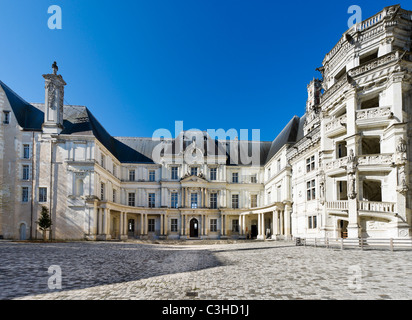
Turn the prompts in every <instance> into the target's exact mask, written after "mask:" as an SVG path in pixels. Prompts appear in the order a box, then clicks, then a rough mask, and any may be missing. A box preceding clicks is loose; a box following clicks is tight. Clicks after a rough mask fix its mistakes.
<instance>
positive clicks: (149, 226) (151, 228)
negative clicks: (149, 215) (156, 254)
mask: <svg viewBox="0 0 412 320" xmlns="http://www.w3.org/2000/svg"><path fill="white" fill-rule="evenodd" d="M155 222H156V221H155V219H148V220H147V231H149V232H155Z"/></svg>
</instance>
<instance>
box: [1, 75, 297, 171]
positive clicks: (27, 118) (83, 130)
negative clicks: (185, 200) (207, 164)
mask: <svg viewBox="0 0 412 320" xmlns="http://www.w3.org/2000/svg"><path fill="white" fill-rule="evenodd" d="M0 86H1V87H2V88H3V90H4V92H5V94H6V96H7V99H8V100H9V102H10V106H11V108H12V111H13V113H14V115H15V117H16V119H17V122H18V124H19V126H20V127H22V128H23V130H27V131H41V130H42V124H43V121H44V111H43V110H44V104H37V103H36V104H30V103H28V102H26V101H25V100H24V99H22V98H21V97H20V96H19V95H17V94H16V93H15V92H14V91H13V90H11V89H10V88H9V87H8V86H7V85H5V84H4V83H3V82H2V81H0ZM302 119H303V120H304V118H301V119H299V117H297V116H295V117H293V118H292V120H291V121H290V122H289V123H288V124H287V125H286V127H285V128H284V129H283V130H282V132H281V133H280V134H279V135H278V136H277V137H276V139H275V140H273V141H272V142H270V141H239V142H240V143H239V145H238V147H237V154H236V153H235V156H234V155H231V152H230V151H231V141H230V140H217V139H212V140H210V139H209V140H205V144H204V149H203V150H205V153H207V152H208V151H211V152H210V153H212V154H226V155H227V165H231V164H236V165H242V164H241V163H240V162H241V161H240V160H241V159H248V157H250V156H252V150H256V149H254V148H258V149H259V152H260V159H259V161H260V163H259V165H264V164H265V163H267V161H269V160H270V159H271V158H272V157H273V156H274V155H275V154H276V153H277V152H278V151H279V150H280V148H282V146H284V145H285V144H292V143H294V142H296V141H297V140H296V139H297V137H299V136H300V135H303V124H302V121H301V120H302ZM303 122H304V121H303ZM63 126H64V129H63V131H62V133H61V134H66V135H79V136H80V135H91V136H94V137H96V139H97V140H99V141H100V142H101V143H102V144H103V145H104V146H105V147H106V148H107V149H108V150H109V151H110V152H111V153H112V154H113V156H115V157H116V158H117V159H118V160H119V161H120V162H122V163H154V161H153V159H152V152H153V150H154V148H155V147H156V146H157V145H158V144H159V143H160V141H154V140H152V139H151V138H134V137H133V138H128V137H112V136H111V135H110V134H109V133H108V132H107V131H106V129H105V128H104V127H103V126H102V125H101V124H100V122H99V121H98V120H97V119H96V118H95V117H94V116H93V114H92V113H91V112H90V110H89V109H88V108H87V107H84V106H73V105H65V106H64V107H63ZM301 131H302V132H301ZM205 135H206V133H205ZM211 141H212V142H211ZM179 143H181V142H179V139H173V140H172V143H171V146H172V150H173V152H176V153H178V150H180V148H179ZM183 143H185V147H187V145H188V144H190V142H183ZM241 146H242V147H241ZM245 146H246V147H247V148H245ZM184 149H185V148H184ZM236 158H237V159H236Z"/></svg>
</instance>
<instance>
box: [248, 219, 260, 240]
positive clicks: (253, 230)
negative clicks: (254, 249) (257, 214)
mask: <svg viewBox="0 0 412 320" xmlns="http://www.w3.org/2000/svg"><path fill="white" fill-rule="evenodd" d="M257 236H258V226H257V221H256V220H252V224H251V226H250V238H251V239H256V238H257Z"/></svg>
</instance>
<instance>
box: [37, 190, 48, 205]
mask: <svg viewBox="0 0 412 320" xmlns="http://www.w3.org/2000/svg"><path fill="white" fill-rule="evenodd" d="M47 197H48V194H47V187H39V203H46V202H47Z"/></svg>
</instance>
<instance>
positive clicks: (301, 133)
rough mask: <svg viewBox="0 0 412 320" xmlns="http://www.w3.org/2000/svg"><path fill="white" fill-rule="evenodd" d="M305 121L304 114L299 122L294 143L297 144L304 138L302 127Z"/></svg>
mask: <svg viewBox="0 0 412 320" xmlns="http://www.w3.org/2000/svg"><path fill="white" fill-rule="evenodd" d="M305 121H306V114H305V115H304V116H303V117H301V118H300V120H299V128H298V134H297V136H296V142H298V141H299V140H300V139H302V138H303V136H304V131H303V126H304V125H305Z"/></svg>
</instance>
